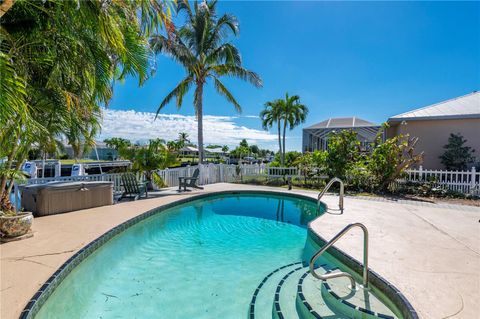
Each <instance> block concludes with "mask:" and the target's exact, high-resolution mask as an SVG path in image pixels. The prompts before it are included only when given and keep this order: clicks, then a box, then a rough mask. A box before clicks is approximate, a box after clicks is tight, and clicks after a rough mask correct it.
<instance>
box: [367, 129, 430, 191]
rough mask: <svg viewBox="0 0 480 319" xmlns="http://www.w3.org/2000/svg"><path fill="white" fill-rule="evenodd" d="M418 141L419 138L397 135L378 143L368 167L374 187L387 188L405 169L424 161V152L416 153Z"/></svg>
mask: <svg viewBox="0 0 480 319" xmlns="http://www.w3.org/2000/svg"><path fill="white" fill-rule="evenodd" d="M379 138H380V137H377V139H379ZM417 142H418V138H411V137H409V136H408V135H397V136H395V137H393V138H389V139H387V140H386V141H384V142H381V143H377V144H378V145H377V146H376V147H375V148H374V149H373V151H372V153H371V154H370V155H369V156H368V158H367V162H368V164H367V168H368V170H369V172H370V173H371V174H372V180H373V185H372V188H376V189H377V190H379V189H386V188H387V187H388V186H389V184H390V183H391V182H393V181H395V180H396V179H397V178H399V177H400V176H401V175H402V174H403V173H404V171H405V170H407V169H409V168H411V167H412V166H414V165H418V164H420V163H421V162H422V160H423V152H421V153H420V154H416V153H415V146H416V144H417Z"/></svg>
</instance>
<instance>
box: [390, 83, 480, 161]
mask: <svg viewBox="0 0 480 319" xmlns="http://www.w3.org/2000/svg"><path fill="white" fill-rule="evenodd" d="M388 123H389V124H390V128H389V129H388V130H387V137H393V136H396V135H398V134H407V133H408V134H410V136H415V137H418V138H419V141H418V144H417V147H416V150H417V151H418V152H421V151H423V152H424V154H425V157H424V162H423V164H422V165H423V167H424V168H426V169H444V167H443V165H442V163H441V162H440V159H439V156H440V155H442V154H443V152H444V148H443V146H444V145H445V144H447V141H448V137H449V136H450V133H455V134H457V133H460V134H462V135H463V137H464V138H465V139H466V140H467V143H466V145H468V146H470V147H472V148H473V149H474V150H475V156H476V157H477V162H478V161H479V159H480V92H476V91H475V92H473V93H470V94H467V95H464V96H460V97H457V98H454V99H451V100H447V101H443V102H440V103H437V104H433V105H429V106H426V107H423V108H420V109H416V110H413V111H410V112H407V113H403V114H399V115H396V116H393V117H391V118H389V119H388Z"/></svg>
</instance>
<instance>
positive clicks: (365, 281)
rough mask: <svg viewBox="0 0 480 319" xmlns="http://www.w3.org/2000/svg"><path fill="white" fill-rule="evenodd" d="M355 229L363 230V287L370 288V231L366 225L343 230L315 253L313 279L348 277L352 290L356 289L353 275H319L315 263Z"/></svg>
mask: <svg viewBox="0 0 480 319" xmlns="http://www.w3.org/2000/svg"><path fill="white" fill-rule="evenodd" d="M354 227H360V228H361V229H362V230H363V287H364V288H368V230H367V227H365V225H363V224H361V223H353V224H350V225H348V226H347V227H345V228H344V229H342V230H341V231H340V232H339V233H338V234H337V235H335V237H333V238H332V239H330V241H329V242H328V243H327V244H326V245H325V246H323V247H322V249H320V250H319V251H317V252H316V253H315V255H313V256H312V258H311V259H310V273H311V274H312V276H313V277H315V278H317V279H320V280H327V279H331V278H337V277H347V278H348V279H350V283H351V286H352V289H355V279H354V278H353V276H352V275H350V274H349V273H346V272H343V271H341V272H335V273H329V274H325V275H319V274H317V273H316V272H315V261H316V260H317V259H318V258H319V257H320V256H321V255H322V254H323V253H324V252H325V251H326V250H327V249H328V248H330V247H331V246H332V245H333V244H335V242H336V241H337V240H339V239H340V238H341V237H342V236H343V235H345V234H346V233H347V232H348V231H349V230H350V229H352V228H354Z"/></svg>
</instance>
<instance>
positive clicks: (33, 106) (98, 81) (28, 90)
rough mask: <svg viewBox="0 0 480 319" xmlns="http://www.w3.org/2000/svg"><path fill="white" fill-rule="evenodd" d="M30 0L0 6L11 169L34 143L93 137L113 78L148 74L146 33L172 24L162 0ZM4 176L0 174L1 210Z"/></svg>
mask: <svg viewBox="0 0 480 319" xmlns="http://www.w3.org/2000/svg"><path fill="white" fill-rule="evenodd" d="M34 2H35V3H34V4H33V2H30V1H3V2H2V4H1V5H0V16H1V20H2V21H1V22H2V23H1V26H0V42H1V44H2V45H1V46H0V77H1V81H0V96H1V97H2V98H0V127H1V128H2V129H1V131H0V158H7V161H6V164H5V165H6V167H7V168H9V169H10V168H12V167H15V166H18V165H19V164H21V162H23V161H24V160H25V158H26V154H28V149H29V148H30V147H31V145H35V144H42V143H43V144H45V143H46V142H47V141H54V140H55V139H58V137H60V136H65V135H70V137H68V136H67V138H68V139H70V140H71V141H78V139H81V140H87V139H89V138H90V137H93V135H94V133H95V131H96V129H97V125H96V123H98V120H99V119H100V115H101V114H100V113H101V112H100V105H106V104H108V101H109V100H110V98H111V97H112V94H113V92H112V82H113V81H115V80H117V79H122V78H125V77H127V76H128V75H134V76H137V77H138V79H139V82H140V83H143V82H144V81H145V80H146V79H147V77H148V71H149V54H150V52H151V50H150V48H149V46H148V37H149V36H150V35H151V34H152V33H153V31H158V29H159V28H160V27H161V26H163V25H164V24H167V25H168V23H169V22H168V9H167V8H166V5H165V4H164V3H162V2H159V1H152V0H134V1H110V2H109V1H100V0H85V1H63V0H49V1H34ZM58 30H61V31H58ZM14 162H16V164H15V163H14ZM7 179H8V178H7V177H6V175H2V176H0V210H1V209H2V207H3V205H4V204H5V205H7V204H8V203H6V202H5V200H4V199H6V200H8V190H7V189H6V188H5V186H6V184H7Z"/></svg>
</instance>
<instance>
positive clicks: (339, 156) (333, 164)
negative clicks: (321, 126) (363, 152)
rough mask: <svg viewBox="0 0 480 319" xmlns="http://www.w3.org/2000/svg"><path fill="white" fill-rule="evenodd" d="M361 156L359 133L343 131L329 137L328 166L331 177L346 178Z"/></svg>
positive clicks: (333, 133)
mask: <svg viewBox="0 0 480 319" xmlns="http://www.w3.org/2000/svg"><path fill="white" fill-rule="evenodd" d="M359 156H360V142H359V141H358V139H357V132H355V131H353V130H341V131H339V132H332V133H330V134H329V136H328V155H327V158H326V164H327V167H328V171H327V173H328V175H329V176H330V177H338V178H345V174H346V172H347V171H348V170H349V169H350V168H351V166H352V165H354V163H355V162H356V161H358V159H359Z"/></svg>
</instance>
